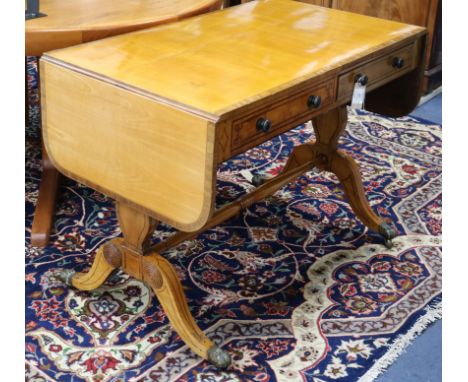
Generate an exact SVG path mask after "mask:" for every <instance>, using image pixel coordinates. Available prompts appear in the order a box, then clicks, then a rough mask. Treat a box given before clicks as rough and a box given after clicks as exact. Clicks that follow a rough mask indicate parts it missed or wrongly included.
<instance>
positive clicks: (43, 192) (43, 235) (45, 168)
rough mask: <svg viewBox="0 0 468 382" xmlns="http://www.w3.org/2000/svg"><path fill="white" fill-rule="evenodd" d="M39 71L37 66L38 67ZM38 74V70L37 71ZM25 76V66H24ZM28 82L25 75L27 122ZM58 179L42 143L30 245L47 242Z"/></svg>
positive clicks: (27, 116) (41, 245) (42, 244)
mask: <svg viewBox="0 0 468 382" xmlns="http://www.w3.org/2000/svg"><path fill="white" fill-rule="evenodd" d="M38 71H39V68H38ZM38 75H39V72H38ZM26 76H27V68H26ZM28 101H29V100H28V84H27V77H26V118H27V119H26V122H27V123H28V122H29V102H28ZM59 181H60V173H59V172H58V171H57V169H56V168H55V167H54V165H53V164H52V162H51V161H50V159H49V157H48V156H47V152H46V150H45V147H44V145H42V178H41V185H40V186H39V196H38V199H37V204H36V210H35V211H34V220H33V224H32V228H31V245H33V246H35V247H43V246H46V245H47V244H48V243H49V237H50V231H51V228H52V224H53V220H54V212H55V201H56V197H57V189H58V186H59Z"/></svg>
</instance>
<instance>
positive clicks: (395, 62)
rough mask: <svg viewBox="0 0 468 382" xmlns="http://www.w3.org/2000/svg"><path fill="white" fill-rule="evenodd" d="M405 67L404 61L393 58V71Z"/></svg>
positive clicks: (399, 58)
mask: <svg viewBox="0 0 468 382" xmlns="http://www.w3.org/2000/svg"><path fill="white" fill-rule="evenodd" d="M404 65H405V60H403V59H402V58H401V57H395V58H394V59H393V61H392V66H393V67H394V68H395V69H401V68H402V67H403V66H404Z"/></svg>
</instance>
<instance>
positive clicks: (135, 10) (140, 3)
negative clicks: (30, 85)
mask: <svg viewBox="0 0 468 382" xmlns="http://www.w3.org/2000/svg"><path fill="white" fill-rule="evenodd" d="M221 4H222V1H220V0H41V2H40V11H41V12H42V13H45V14H46V15H47V16H46V17H40V18H37V19H31V20H27V21H26V22H25V29H26V55H27V56H40V55H42V53H43V52H47V51H48V50H52V49H58V48H64V47H66V46H72V45H76V44H79V43H82V42H87V41H93V40H97V39H101V38H104V37H108V36H114V35H118V34H121V33H125V32H130V31H134V30H138V29H143V28H148V27H151V26H154V25H160V24H165V23H168V22H173V21H176V20H181V19H183V18H186V17H189V16H192V15H197V14H201V13H204V12H207V11H209V10H214V9H219V8H220V7H221Z"/></svg>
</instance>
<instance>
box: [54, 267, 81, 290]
mask: <svg viewBox="0 0 468 382" xmlns="http://www.w3.org/2000/svg"><path fill="white" fill-rule="evenodd" d="M75 274H76V271H74V270H72V269H62V270H61V271H60V272H59V273H58V274H57V278H58V279H59V280H60V281H62V282H63V283H65V284H66V285H68V286H69V287H71V286H73V285H72V278H73V276H74V275H75Z"/></svg>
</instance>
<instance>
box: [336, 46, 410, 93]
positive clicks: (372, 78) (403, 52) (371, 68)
mask: <svg viewBox="0 0 468 382" xmlns="http://www.w3.org/2000/svg"><path fill="white" fill-rule="evenodd" d="M416 65H417V54H416V44H415V43H413V44H411V45H408V46H405V47H404V48H401V49H399V50H397V51H395V52H392V53H390V54H388V55H386V56H384V57H380V58H378V59H375V60H373V61H371V62H368V63H367V64H364V65H360V66H358V67H355V68H353V69H352V70H351V71H349V72H347V73H345V74H342V75H340V76H339V78H338V97H337V98H338V101H344V100H345V99H346V100H348V99H351V96H352V94H353V89H354V84H355V82H356V79H357V78H358V76H360V75H365V76H366V77H367V88H368V89H373V88H376V87H377V86H379V85H382V84H383V83H385V82H388V81H390V80H392V79H395V78H397V77H399V76H401V75H402V74H404V73H407V72H409V71H411V70H412V69H414V68H415V67H416Z"/></svg>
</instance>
